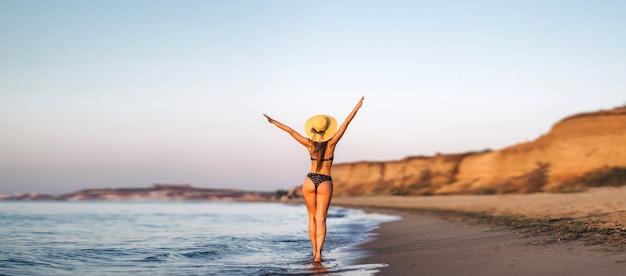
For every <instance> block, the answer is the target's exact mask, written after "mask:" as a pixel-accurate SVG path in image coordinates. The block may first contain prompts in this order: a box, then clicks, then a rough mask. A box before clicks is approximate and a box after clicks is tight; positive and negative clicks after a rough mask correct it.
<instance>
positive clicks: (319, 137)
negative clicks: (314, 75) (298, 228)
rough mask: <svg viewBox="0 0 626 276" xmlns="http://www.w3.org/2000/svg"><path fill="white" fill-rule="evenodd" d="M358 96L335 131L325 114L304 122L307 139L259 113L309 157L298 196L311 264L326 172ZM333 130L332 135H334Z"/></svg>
mask: <svg viewBox="0 0 626 276" xmlns="http://www.w3.org/2000/svg"><path fill="white" fill-rule="evenodd" d="M363 99H365V97H361V99H360V100H359V102H358V103H357V105H356V106H355V107H354V109H353V110H352V112H350V115H348V117H347V118H346V120H345V121H344V122H343V124H341V126H339V129H337V121H335V119H334V118H333V117H331V116H328V115H316V116H313V117H311V118H310V119H308V120H307V122H306V124H305V132H306V134H307V136H308V137H309V138H306V137H304V136H302V135H300V134H299V133H298V132H296V131H295V130H293V129H291V128H290V127H288V126H286V125H284V124H282V123H280V122H278V121H276V120H274V119H272V118H270V117H269V116H267V115H266V114H263V116H265V117H266V118H267V120H268V121H269V122H270V123H271V124H274V125H275V126H277V127H278V128H280V129H282V130H284V131H286V132H287V133H289V134H291V136H292V137H293V138H295V139H296V141H298V142H299V143H300V144H302V145H303V146H304V147H305V148H306V149H307V150H308V151H309V156H310V157H311V170H310V172H309V174H307V176H306V178H304V183H303V184H302V194H303V195H304V201H305V202H306V209H307V211H308V214H309V236H310V238H311V245H312V246H313V261H315V262H321V261H322V247H323V246H324V239H326V215H327V214H328V207H329V206H330V199H331V198H332V196H333V180H332V178H331V176H330V175H331V174H330V169H331V167H332V164H333V157H334V153H335V147H336V146H337V143H338V142H339V140H340V139H341V137H342V136H343V134H344V132H345V131H346V129H347V128H348V124H350V121H352V119H353V118H354V115H356V112H357V111H358V110H359V108H361V106H362V105H363ZM335 130H336V132H335Z"/></svg>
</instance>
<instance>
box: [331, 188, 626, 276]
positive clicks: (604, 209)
mask: <svg viewBox="0 0 626 276" xmlns="http://www.w3.org/2000/svg"><path fill="white" fill-rule="evenodd" d="M624 195H626V187H619V188H596V189H593V190H590V191H587V192H584V193H577V194H530V195H491V196H441V197H387V196H370V197H337V198H333V205H335V206H341V207H347V208H360V209H363V210H364V211H366V212H376V213H383V214H389V215H394V216H400V217H401V219H400V220H396V221H391V222H385V223H382V224H381V225H380V226H379V228H378V229H375V230H374V231H372V233H373V234H374V235H373V236H372V237H371V240H369V241H366V242H365V243H363V244H361V245H359V248H361V249H363V250H365V251H366V252H370V254H367V255H365V256H362V258H359V259H360V261H359V263H362V264H368V263H370V264H371V263H384V264H387V266H386V267H383V268H380V269H379V272H378V273H376V275H415V274H419V275H557V276H558V275H568V276H569V275H619V274H620V273H623V271H626V246H625V245H626V228H624V223H626V219H624V218H625V217H626V204H624V203H622V202H621V201H622V200H623V198H626V197H623V196H624ZM507 202H508V203H507ZM563 202H569V204H568V205H563ZM559 207H560V208H559ZM374 252H375V253H374Z"/></svg>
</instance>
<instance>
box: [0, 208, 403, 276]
mask: <svg viewBox="0 0 626 276" xmlns="http://www.w3.org/2000/svg"><path fill="white" fill-rule="evenodd" d="M395 219H397V217H393V216H388V215H383V214H371V213H365V212H363V211H361V210H356V209H347V208H337V207H331V209H330V210H329V214H328V219H327V227H328V232H327V237H326V242H325V245H324V251H323V257H324V261H323V262H322V263H321V264H318V263H314V262H312V253H311V242H310V240H309V235H308V230H307V229H308V228H307V221H308V220H307V215H306V208H305V207H304V205H301V204H283V203H229V202H0V274H2V275H307V274H308V275H316V274H323V273H328V274H331V275H372V274H374V273H375V272H376V271H378V270H379V269H380V268H381V267H384V266H385V264H382V263H374V264H358V263H357V262H356V261H357V260H358V258H360V257H363V256H364V254H367V252H364V251H362V250H360V249H358V248H357V246H355V245H357V244H359V243H362V242H365V241H366V240H367V239H369V238H370V237H371V235H372V234H371V233H370V231H371V230H373V229H374V228H376V227H377V225H379V224H380V223H382V222H385V221H391V220H395Z"/></svg>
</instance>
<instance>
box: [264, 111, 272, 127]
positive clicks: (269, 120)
mask: <svg viewBox="0 0 626 276" xmlns="http://www.w3.org/2000/svg"><path fill="white" fill-rule="evenodd" d="M263 116H265V118H267V121H268V122H270V124H272V123H274V119H272V118H270V116H267V115H265V113H263Z"/></svg>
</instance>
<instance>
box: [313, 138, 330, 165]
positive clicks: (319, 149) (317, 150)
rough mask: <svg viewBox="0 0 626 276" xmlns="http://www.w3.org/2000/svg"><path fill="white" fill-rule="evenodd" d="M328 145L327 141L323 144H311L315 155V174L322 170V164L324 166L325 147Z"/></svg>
mask: <svg viewBox="0 0 626 276" xmlns="http://www.w3.org/2000/svg"><path fill="white" fill-rule="evenodd" d="M327 145H328V141H324V142H315V141H314V142H313V154H314V155H317V157H316V158H317V167H316V168H315V171H316V172H319V171H320V170H321V169H322V164H324V154H325V153H326V146H327Z"/></svg>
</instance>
